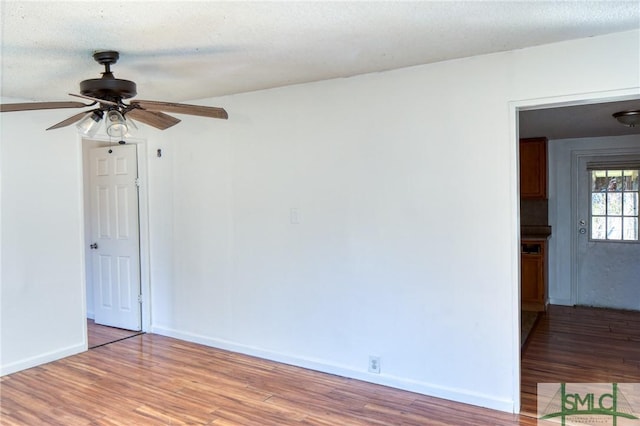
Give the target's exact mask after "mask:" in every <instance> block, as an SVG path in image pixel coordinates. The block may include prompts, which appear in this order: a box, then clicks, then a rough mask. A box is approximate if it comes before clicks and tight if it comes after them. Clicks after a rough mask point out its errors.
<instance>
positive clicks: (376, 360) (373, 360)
mask: <svg viewBox="0 0 640 426" xmlns="http://www.w3.org/2000/svg"><path fill="white" fill-rule="evenodd" d="M369 373H377V374H380V357H379V356H373V355H369Z"/></svg>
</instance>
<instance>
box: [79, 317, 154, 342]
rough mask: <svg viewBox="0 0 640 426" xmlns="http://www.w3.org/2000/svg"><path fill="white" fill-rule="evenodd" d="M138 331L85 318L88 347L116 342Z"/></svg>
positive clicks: (134, 334)
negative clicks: (108, 325) (106, 325)
mask: <svg viewBox="0 0 640 426" xmlns="http://www.w3.org/2000/svg"><path fill="white" fill-rule="evenodd" d="M140 333H141V332H140V331H130V330H123V329H121V328H114V327H105V326H104V325H100V324H96V323H95V321H94V320H92V319H87V338H88V340H89V349H92V348H96V347H98V346H102V345H106V344H108V343H112V342H117V341H118V340H122V339H126V338H128V337H131V336H136V335H138V334H140Z"/></svg>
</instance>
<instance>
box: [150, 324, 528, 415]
mask: <svg viewBox="0 0 640 426" xmlns="http://www.w3.org/2000/svg"><path fill="white" fill-rule="evenodd" d="M151 333H155V334H160V335H162V336H167V337H173V338H175V339H180V340H185V341H187V342H193V343H198V344H201V345H205V346H210V347H214V348H218V349H223V350H228V351H232V352H237V353H242V354H245V355H250V356H255V357H258V358H263V359H268V360H271V361H276V362H281V363H284V364H289V365H294V366H297V367H302V368H307V369H310V370H315V371H320V372H323V373H328V374H335V375H338V376H342V377H348V378H351V379H357V380H362V381H365V382H369V383H375V384H379V385H383V386H389V387H392V388H396V389H401V390H406V391H410V392H416V393H420V394H423V395H428V396H433V397H436V398H443V399H448V400H451V401H456V402H462V403H465V404H472V405H477V406H480V407H485V408H490V409H493V410H499V411H505V412H508V413H513V412H514V411H515V407H516V404H515V401H513V400H509V399H499V398H495V397H493V396H491V395H485V394H480V393H477V392H473V391H470V390H466V389H455V388H450V387H446V386H440V385H435V384H431V383H425V382H420V381H416V380H412V379H409V378H405V377H397V376H393V375H388V374H372V373H368V372H367V371H364V370H354V369H352V368H349V367H345V366H341V365H337V364H331V363H328V362H326V361H325V360H319V359H309V358H305V357H300V356H296V355H290V354H283V353H279V352H273V351H270V350H266V349H261V348H256V347H252V346H247V345H243V344H239V343H236V342H232V341H228V340H222V339H216V338H211V337H207V336H203V335H199V334H195V333H190V332H184V331H180V330H175V329H171V328H167V327H162V326H152V327H151Z"/></svg>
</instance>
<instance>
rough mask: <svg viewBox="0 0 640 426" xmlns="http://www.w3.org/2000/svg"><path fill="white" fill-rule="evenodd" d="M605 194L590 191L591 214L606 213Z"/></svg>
mask: <svg viewBox="0 0 640 426" xmlns="http://www.w3.org/2000/svg"><path fill="white" fill-rule="evenodd" d="M606 201H607V194H606V193H604V192H594V193H591V214H594V215H602V216H604V215H605V214H607V209H606Z"/></svg>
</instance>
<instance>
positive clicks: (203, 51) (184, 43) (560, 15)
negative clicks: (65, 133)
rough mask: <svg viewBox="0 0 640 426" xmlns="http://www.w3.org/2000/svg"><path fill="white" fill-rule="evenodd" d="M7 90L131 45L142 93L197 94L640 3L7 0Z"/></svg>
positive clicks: (51, 96)
mask: <svg viewBox="0 0 640 426" xmlns="http://www.w3.org/2000/svg"><path fill="white" fill-rule="evenodd" d="M0 4H1V10H0V15H1V25H2V30H1V36H2V40H1V43H2V44H1V58H2V64H1V69H2V77H1V78H2V86H1V90H2V92H1V94H2V96H3V97H10V98H19V99H27V100H34V101H35V100H38V101H48V100H68V99H69V97H68V96H67V93H69V92H75V93H77V92H78V91H79V89H78V83H79V82H80V80H84V79H88V78H97V77H99V76H100V72H101V71H102V67H101V66H100V65H99V64H97V63H96V62H94V61H93V59H92V57H91V54H92V52H93V51H94V50H105V49H113V50H118V51H120V60H119V62H118V63H117V64H116V65H115V66H114V67H113V71H114V74H115V76H116V77H118V78H123V79H128V80H133V81H135V82H136V83H137V85H138V98H141V99H156V100H164V101H178V102H180V101H186V100H195V99H201V98H208V97H213V96H218V95H225V94H232V93H239V92H246V91H252V90H258V89H264V88H271V87H277V86H283V85H288V84H293V83H303V82H311V81H317V80H323V79H329V78H336V77H347V76H353V75H357V74H362V73H368V72H376V71H382V70H388V69H393V68H400V67H405V66H410V65H417V64H425V63H431V62H436V61H442V60H446V59H452V58H459V57H465V56H471V55H476V54H483V53H489V52H498V51H505V50H511V49H517V48H523V47H527V46H534V45H539V44H544V43H550V42H556V41H561V40H567V39H575V38H584V37H589V36H594V35H600V34H605V33H612V32H619V31H626V30H631V29H635V28H639V27H640V1H639V0H636V1H506V2H493V1H472V2H460V1H440V2H435V1H418V2H395V1H394V2H391V1H387V2H366V1H359V2H292V1H290V2H243V1H234V2H214V1H190V2H182V1H181V2H178V1H152V2H150V1H146V2H130V1H72V2H62V1H44V2H33V1H2V2H1V3H0Z"/></svg>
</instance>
